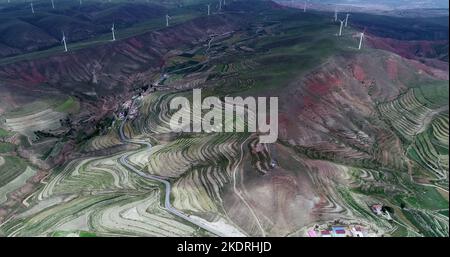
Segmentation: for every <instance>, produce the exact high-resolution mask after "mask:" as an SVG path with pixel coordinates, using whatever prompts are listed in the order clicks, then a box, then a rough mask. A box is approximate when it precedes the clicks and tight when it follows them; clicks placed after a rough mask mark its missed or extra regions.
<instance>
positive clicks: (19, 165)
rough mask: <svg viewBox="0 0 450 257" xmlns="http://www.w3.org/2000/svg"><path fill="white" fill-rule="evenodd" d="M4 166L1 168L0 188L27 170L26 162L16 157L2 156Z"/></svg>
mask: <svg viewBox="0 0 450 257" xmlns="http://www.w3.org/2000/svg"><path fill="white" fill-rule="evenodd" d="M2 158H3V160H4V164H3V165H1V166H0V187H2V186H4V185H6V184H8V183H9V182H10V181H12V180H13V179H15V178H16V177H17V176H19V175H20V174H22V173H23V172H24V171H25V169H26V168H27V165H28V164H27V162H26V160H24V159H22V158H20V157H16V156H2Z"/></svg>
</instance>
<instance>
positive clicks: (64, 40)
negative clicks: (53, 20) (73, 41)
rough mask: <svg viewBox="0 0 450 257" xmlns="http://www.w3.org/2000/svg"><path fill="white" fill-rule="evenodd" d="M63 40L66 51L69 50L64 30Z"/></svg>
mask: <svg viewBox="0 0 450 257" xmlns="http://www.w3.org/2000/svg"><path fill="white" fill-rule="evenodd" d="M61 42H62V43H63V44H64V52H67V43H66V35H64V32H63V37H62V40H61Z"/></svg>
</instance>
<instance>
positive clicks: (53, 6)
mask: <svg viewBox="0 0 450 257" xmlns="http://www.w3.org/2000/svg"><path fill="white" fill-rule="evenodd" d="M52 9H55V2H54V1H53V0H52Z"/></svg>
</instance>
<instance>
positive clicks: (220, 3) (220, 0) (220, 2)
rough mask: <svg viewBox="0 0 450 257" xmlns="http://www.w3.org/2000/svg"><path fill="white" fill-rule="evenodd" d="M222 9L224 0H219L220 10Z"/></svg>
mask: <svg viewBox="0 0 450 257" xmlns="http://www.w3.org/2000/svg"><path fill="white" fill-rule="evenodd" d="M220 11H222V0H219V12H220Z"/></svg>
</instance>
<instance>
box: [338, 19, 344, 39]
mask: <svg viewBox="0 0 450 257" xmlns="http://www.w3.org/2000/svg"><path fill="white" fill-rule="evenodd" d="M339 21H340V22H341V26H340V27H339V36H342V27H343V26H344V21H343V20H339Z"/></svg>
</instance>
